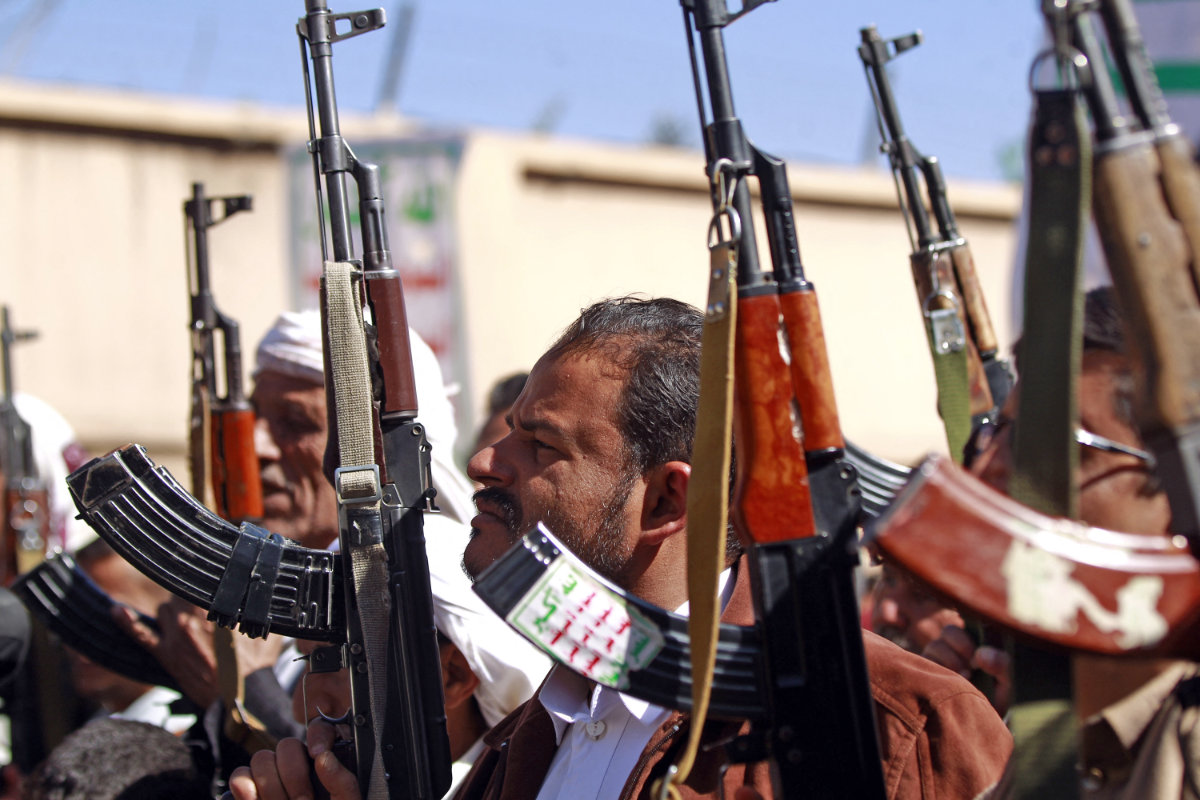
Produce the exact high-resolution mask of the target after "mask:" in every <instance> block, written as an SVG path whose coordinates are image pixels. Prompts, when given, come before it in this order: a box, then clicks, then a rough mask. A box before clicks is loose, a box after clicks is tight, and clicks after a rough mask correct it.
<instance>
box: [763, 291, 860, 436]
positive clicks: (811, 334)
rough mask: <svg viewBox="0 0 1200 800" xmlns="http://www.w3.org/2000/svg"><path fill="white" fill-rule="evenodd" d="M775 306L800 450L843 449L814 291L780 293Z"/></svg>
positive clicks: (819, 309)
mask: <svg viewBox="0 0 1200 800" xmlns="http://www.w3.org/2000/svg"><path fill="white" fill-rule="evenodd" d="M779 306H780V309H781V310H782V311H783V324H784V327H785V328H786V329H787V335H788V341H789V342H790V343H791V350H792V385H793V386H794V388H795V392H796V400H797V402H798V403H799V404H800V419H801V428H802V431H803V434H804V449H805V450H808V451H814V450H830V449H834V448H836V449H839V450H841V449H844V448H845V447H846V442H845V440H844V439H843V438H842V425H841V422H840V421H839V420H838V412H837V401H836V400H834V397H833V374H832V373H831V372H830V369H829V353H828V351H827V350H826V348H825V329H824V328H823V327H822V326H821V308H820V306H819V305H818V304H817V293H816V292H814V291H813V290H812V287H811V286H807V287H805V288H804V289H802V290H800V291H794V292H787V293H785V294H781V295H780V296H779Z"/></svg>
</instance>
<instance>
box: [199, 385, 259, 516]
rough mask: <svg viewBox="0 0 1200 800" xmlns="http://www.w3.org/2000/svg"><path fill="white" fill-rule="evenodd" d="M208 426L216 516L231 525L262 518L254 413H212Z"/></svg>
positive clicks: (231, 410) (241, 410)
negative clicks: (255, 447) (210, 440)
mask: <svg viewBox="0 0 1200 800" xmlns="http://www.w3.org/2000/svg"><path fill="white" fill-rule="evenodd" d="M209 426H210V431H211V435H212V449H211V452H212V454H213V459H212V485H213V496H214V498H215V499H216V506H217V514H219V515H220V516H222V517H224V518H225V519H227V520H230V521H232V522H243V521H245V520H260V519H262V516H263V497H262V480H261V479H260V478H259V472H258V453H257V451H256V450H255V449H254V410H253V409H251V408H237V409H230V410H225V411H214V412H213V413H212V416H211V417H210V423H209Z"/></svg>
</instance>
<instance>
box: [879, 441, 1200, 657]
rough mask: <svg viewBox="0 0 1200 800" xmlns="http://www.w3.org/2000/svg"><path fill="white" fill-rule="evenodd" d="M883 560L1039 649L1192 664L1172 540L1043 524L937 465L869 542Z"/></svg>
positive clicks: (1184, 581)
mask: <svg viewBox="0 0 1200 800" xmlns="http://www.w3.org/2000/svg"><path fill="white" fill-rule="evenodd" d="M869 536H870V537H871V538H873V540H874V542H875V544H876V545H877V546H878V547H879V549H880V550H881V551H882V552H883V554H884V556H885V557H886V558H888V559H890V560H892V561H894V562H896V563H898V564H899V565H900V566H902V567H903V568H904V569H906V570H908V571H910V572H912V573H913V574H915V575H916V576H917V577H918V578H920V579H921V580H922V581H924V582H926V583H928V584H929V585H930V586H932V587H933V588H934V589H935V590H936V591H938V592H940V593H941V594H943V595H946V596H948V597H950V598H952V599H953V600H954V601H955V603H957V604H958V605H960V606H961V607H962V608H963V609H965V610H967V611H968V612H969V613H971V614H974V615H976V616H979V617H982V618H984V619H986V620H988V621H990V622H993V623H996V624H998V625H1000V626H1002V627H1004V628H1007V629H1008V630H1010V631H1012V632H1013V633H1015V634H1019V635H1022V636H1025V637H1028V638H1031V639H1034V640H1036V641H1038V642H1041V643H1043V644H1049V645H1054V646H1057V647H1062V648H1067V649H1070V650H1076V651H1083V652H1091V653H1100V654H1105V655H1129V656H1167V657H1172V658H1190V659H1196V658H1198V657H1200V562H1197V560H1196V559H1195V558H1193V557H1192V555H1191V553H1190V552H1189V550H1188V545H1187V542H1186V541H1184V537H1182V536H1168V535H1139V534H1132V533H1119V532H1116V531H1110V530H1104V529H1102V528H1093V527H1089V526H1088V525H1085V524H1083V523H1081V522H1076V521H1074V520H1070V519H1062V518H1057V517H1050V516H1047V515H1045V514H1042V513H1040V512H1037V511H1034V510H1033V509H1031V508H1029V507H1027V506H1024V505H1021V504H1020V503H1018V502H1016V501H1015V500H1012V499H1011V498H1009V497H1007V496H1005V495H1003V494H1000V493H999V492H997V491H995V490H993V489H991V488H989V487H988V486H987V485H985V484H984V483H982V482H981V481H979V480H977V479H975V478H973V477H972V476H970V475H968V474H967V473H966V472H964V471H963V470H961V469H959V468H957V467H956V466H955V465H954V464H953V463H951V462H950V461H949V459H946V458H944V457H941V456H931V457H929V458H927V459H926V460H925V461H924V462H923V463H922V464H921V465H920V466H919V467H917V469H916V471H915V473H914V476H913V479H912V481H910V482H909V485H908V486H906V487H905V489H904V491H903V492H901V494H900V496H899V497H897V498H896V502H895V503H894V504H893V505H892V507H891V508H890V509H888V511H887V513H885V514H884V515H883V516H882V517H880V518H879V520H878V522H877V524H876V525H875V526H874V528H873V529H872V530H871V531H870V532H869Z"/></svg>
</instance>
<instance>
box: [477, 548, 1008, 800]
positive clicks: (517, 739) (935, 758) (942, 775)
mask: <svg viewBox="0 0 1200 800" xmlns="http://www.w3.org/2000/svg"><path fill="white" fill-rule="evenodd" d="M748 573H749V570H748V569H747V568H746V562H745V558H744V557H743V559H742V561H741V562H740V563H739V564H738V570H737V579H736V583H735V586H734V592H733V596H732V598H731V599H730V601H729V604H728V606H727V607H726V608H725V612H724V613H723V614H722V616H721V618H722V620H723V621H725V622H732V623H735V624H741V625H747V624H751V623H752V622H753V618H754V613H753V605H752V600H751V596H750V580H749V575H748ZM863 637H864V641H865V644H866V654H867V669H868V671H869V672H870V676H871V694H872V696H873V698H874V700H875V710H876V715H877V720H878V724H879V741H880V747H881V751H882V755H883V771H884V778H885V781H886V785H887V796H888V798H889V800H918V798H919V800H959V799H960V798H973V797H975V796H976V795H977V794H979V793H980V792H981V791H983V790H984V789H986V788H987V787H988V786H990V785H992V784H994V783H995V782H996V781H997V780H998V779H999V777H1000V774H1001V773H1002V772H1003V771H1004V765H1005V762H1007V761H1008V755H1009V752H1010V751H1011V750H1012V737H1011V736H1010V735H1009V733H1008V729H1007V728H1005V727H1004V723H1003V722H1002V721H1001V720H1000V717H998V716H997V715H996V712H995V711H993V710H992V707H991V705H990V704H989V703H988V701H987V699H986V698H985V697H984V696H983V695H982V694H980V693H979V692H978V691H977V690H976V689H975V688H974V687H973V686H971V684H970V683H968V682H967V681H965V680H963V679H962V678H961V677H959V676H958V675H955V674H954V673H952V672H950V671H949V670H946V669H943V668H942V667H939V666H938V665H936V664H934V663H933V662H931V661H927V660H925V659H923V658H921V657H920V656H916V655H913V654H912V653H908V652H906V651H904V650H901V649H900V648H899V647H897V646H895V645H894V644H892V643H891V642H889V641H887V640H885V639H882V638H880V637H879V636H876V635H875V634H873V633H870V632H867V631H864V632H863ZM555 669H563V667H555ZM705 727H706V728H707V729H708V730H706V733H705V737H704V739H705V741H709V742H715V741H719V740H721V739H724V738H728V736H729V735H730V734H731V733H733V731H732V729H731V726H729V725H728V724H726V723H711V722H710V723H709V724H707V725H706V726H705ZM687 730H688V715H687V714H682V713H674V714H672V715H671V716H670V717H668V718H667V721H666V722H664V723H663V725H662V726H661V727H660V728H659V730H658V731H656V732H655V734H654V735H653V736H652V737H651V738H650V744H649V745H648V746H647V748H646V750H645V751H644V752H643V754H642V758H641V759H640V760H639V761H638V764H637V767H636V768H635V769H634V772H633V774H632V775H630V777H629V780H628V781H627V782H626V784H625V789H624V791H623V792H622V794H621V798H622V800H625V799H626V798H638V799H639V800H643V798H649V797H650V786H651V784H652V783H653V782H654V779H655V778H657V777H658V776H659V775H660V774H662V773H663V772H664V771H665V769H666V767H667V765H669V764H671V763H672V762H673V760H674V756H675V754H676V753H677V751H678V750H679V749H681V748H682V747H683V745H684V744H685V742H686V740H687ZM484 743H485V745H486V746H487V749H486V750H484V752H483V753H482V754H481V755H480V756H479V758H478V759H477V760H476V761H475V766H474V767H473V768H472V769H471V773H470V774H469V775H468V776H467V778H466V779H465V780H464V781H463V785H462V788H461V789H460V790H459V792H458V794H457V795H456V796H455V800H533V799H534V798H535V797H537V792H538V788H539V787H540V786H541V785H542V781H543V780H544V779H545V777H546V774H547V772H548V771H549V769H550V762H551V761H552V760H553V758H554V753H555V750H556V749H557V745H556V744H555V741H554V724H553V723H552V722H551V720H550V715H549V714H548V713H547V712H546V710H545V709H544V708H543V707H542V704H541V703H540V702H539V701H538V699H537V695H536V694H535V695H534V696H533V697H532V698H531V699H530V700H528V701H526V702H525V703H524V704H523V705H521V706H518V707H517V709H516V710H514V711H513V713H511V714H509V715H508V716H507V717H506V718H504V719H503V720H501V721H500V722H499V723H498V724H497V725H496V726H495V727H494V728H492V729H491V730H490V731H488V732H487V734H485V735H484ZM723 760H724V757H723V752H722V750H721V748H719V747H718V748H715V749H711V750H705V749H704V748H703V746H702V748H701V752H700V754H699V755H698V757H697V763H696V766H695V768H694V769H693V771H692V775H691V777H690V778H689V780H688V783H687V785H686V786H685V787H684V791H683V792H682V794H683V796H684V797H685V798H688V800H693V799H695V800H699V798H716V797H717V796H718V795H717V785H716V784H717V780H718V778H719V775H720V772H719V769H720V767H721V764H722V762H723ZM724 784H725V795H724V796H725V797H726V798H728V799H729V800H732V798H733V794H734V790H735V789H736V788H737V787H738V786H742V785H747V786H754V787H755V788H756V789H758V791H759V792H761V793H762V795H763V797H764V798H767V800H770V798H771V797H772V792H771V782H770V776H769V771H768V767H767V765H766V764H765V763H758V764H751V765H748V766H747V765H741V764H736V765H732V766H730V767H729V769H728V770H727V771H726V773H725V778H724ZM564 800H565V799H564Z"/></svg>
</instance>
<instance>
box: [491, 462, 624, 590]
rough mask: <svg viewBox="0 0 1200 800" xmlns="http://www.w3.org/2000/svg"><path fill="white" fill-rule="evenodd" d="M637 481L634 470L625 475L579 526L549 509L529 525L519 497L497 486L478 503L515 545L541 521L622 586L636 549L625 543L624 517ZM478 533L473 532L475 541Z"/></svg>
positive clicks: (572, 549) (580, 557) (598, 570)
mask: <svg viewBox="0 0 1200 800" xmlns="http://www.w3.org/2000/svg"><path fill="white" fill-rule="evenodd" d="M637 477H638V476H637V474H636V473H635V472H634V471H632V470H629V471H627V472H626V473H623V474H622V475H621V476H620V478H619V480H618V481H617V483H616V484H615V485H614V486H613V489H612V491H611V492H610V493H609V494H608V496H607V497H605V498H604V500H603V501H601V503H600V505H598V506H597V507H596V508H594V509H593V510H592V511H591V513H589V514H588V515H587V516H585V517H584V519H583V521H582V522H579V523H577V522H575V521H573V520H570V519H568V518H566V517H563V516H560V515H559V514H558V513H556V512H555V510H554V509H546V510H545V511H543V512H542V513H540V514H538V515H536V518H535V519H533V520H528V521H527V520H526V519H525V515H524V511H523V509H522V508H521V503H520V501H519V500H518V499H517V497H516V495H515V494H513V493H511V492H508V491H506V490H504V489H501V488H499V487H496V486H489V487H486V488H484V489H480V490H479V491H477V492H476V493H475V495H474V499H475V500H477V501H479V500H483V501H485V502H486V503H488V504H490V505H491V506H492V507H493V508H494V509H495V513H496V515H497V516H499V517H500V519H501V520H502V521H503V522H504V526H505V528H507V529H508V532H509V534H510V535H511V536H512V540H513V542H514V543H515V542H516V541H517V539H518V538H519V537H520V536H522V535H523V534H525V533H527V532H528V531H529V530H531V529H532V528H533V526H534V525H535V524H536V523H537V522H538V521H541V522H543V523H545V525H546V527H547V528H548V529H549V531H550V532H551V533H552V534H554V536H555V537H557V538H558V540H559V541H561V542H562V543H563V544H564V545H566V546H567V548H568V549H569V550H570V551H571V552H572V553H574V554H575V555H576V556H578V557H579V559H580V560H581V561H583V563H585V564H587V565H588V566H589V567H591V568H592V569H594V570H595V571H596V572H598V573H600V574H601V575H603V576H604V577H605V578H608V579H609V580H611V581H614V582H616V583H618V584H620V577H621V575H622V574H623V573H624V572H625V570H626V568H627V567H628V566H629V561H630V559H631V558H632V556H633V553H632V548H631V547H629V546H628V545H626V543H625V536H626V530H625V525H624V523H623V521H622V519H621V515H622V512H624V510H625V505H626V503H627V502H628V501H629V492H630V489H632V487H633V484H634V481H636V480H637ZM478 533H479V532H478V531H477V530H475V529H472V530H471V536H472V537H475V536H476V535H478Z"/></svg>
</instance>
